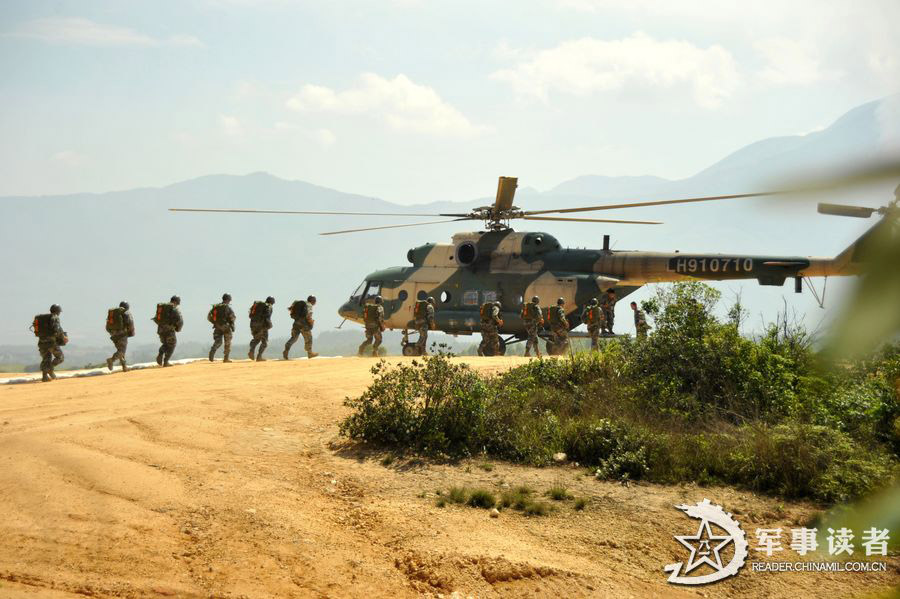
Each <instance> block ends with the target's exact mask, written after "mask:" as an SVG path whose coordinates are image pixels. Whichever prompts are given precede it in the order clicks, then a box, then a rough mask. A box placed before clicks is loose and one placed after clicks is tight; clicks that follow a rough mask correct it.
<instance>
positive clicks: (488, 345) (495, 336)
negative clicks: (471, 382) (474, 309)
mask: <svg viewBox="0 0 900 599" xmlns="http://www.w3.org/2000/svg"><path fill="white" fill-rule="evenodd" d="M500 308H501V304H500V302H498V301H494V302H485V303H484V304H482V305H481V344H480V345H479V346H478V355H479V356H499V355H500V331H499V329H500V327H502V326H503V321H502V320H501V319H500Z"/></svg>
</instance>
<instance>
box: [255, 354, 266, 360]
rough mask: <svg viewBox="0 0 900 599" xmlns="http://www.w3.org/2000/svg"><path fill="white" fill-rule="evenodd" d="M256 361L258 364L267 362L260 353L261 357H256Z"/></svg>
mask: <svg viewBox="0 0 900 599" xmlns="http://www.w3.org/2000/svg"><path fill="white" fill-rule="evenodd" d="M256 361H257V362H265V361H266V359H265V358H263V355H262V352H259V355H258V356H256Z"/></svg>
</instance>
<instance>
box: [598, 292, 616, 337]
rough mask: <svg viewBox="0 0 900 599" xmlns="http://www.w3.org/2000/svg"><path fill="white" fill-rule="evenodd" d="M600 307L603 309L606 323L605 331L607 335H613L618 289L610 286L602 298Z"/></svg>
mask: <svg viewBox="0 0 900 599" xmlns="http://www.w3.org/2000/svg"><path fill="white" fill-rule="evenodd" d="M600 308H601V309H602V310H603V318H604V320H606V323H605V324H604V327H603V332H604V333H605V334H607V335H613V334H614V333H613V321H614V320H615V318H616V314H615V309H616V290H615V289H613V288H612V287H610V288H609V289H607V290H606V295H604V296H603V299H601V300H600Z"/></svg>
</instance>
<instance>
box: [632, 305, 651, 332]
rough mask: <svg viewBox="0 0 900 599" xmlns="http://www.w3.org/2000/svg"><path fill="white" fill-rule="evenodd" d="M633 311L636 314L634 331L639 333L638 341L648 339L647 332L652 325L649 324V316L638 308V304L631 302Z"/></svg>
mask: <svg viewBox="0 0 900 599" xmlns="http://www.w3.org/2000/svg"><path fill="white" fill-rule="evenodd" d="M631 310H632V311H633V312H634V330H635V331H636V332H637V338H638V339H646V338H647V331H649V330H650V325H649V324H647V316H646V315H645V314H644V311H643V310H641V309H640V308H638V305H637V302H631Z"/></svg>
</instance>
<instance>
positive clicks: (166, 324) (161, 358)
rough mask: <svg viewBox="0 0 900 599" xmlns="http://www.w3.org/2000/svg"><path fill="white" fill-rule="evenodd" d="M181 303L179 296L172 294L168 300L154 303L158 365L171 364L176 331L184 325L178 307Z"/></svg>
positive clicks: (175, 342)
mask: <svg viewBox="0 0 900 599" xmlns="http://www.w3.org/2000/svg"><path fill="white" fill-rule="evenodd" d="M179 304H181V298H180V297H178V296H177V295H173V296H172V297H171V298H170V299H169V301H168V302H163V303H161V304H156V316H154V317H153V319H152V320H153V322H155V323H156V334H157V335H159V342H160V346H159V352H158V353H157V354H156V363H157V364H159V365H160V366H171V364H170V363H169V360H171V359H172V354H174V353H175V346H176V345H177V344H178V336H177V333H180V332H181V328H182V327H183V326H184V319H183V318H182V317H181V310H179V309H178V306H179Z"/></svg>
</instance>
